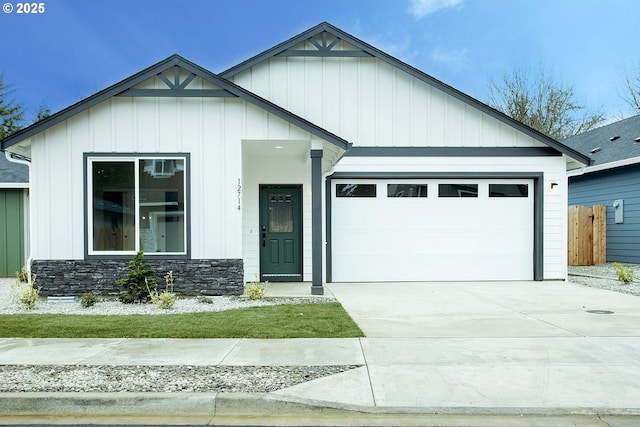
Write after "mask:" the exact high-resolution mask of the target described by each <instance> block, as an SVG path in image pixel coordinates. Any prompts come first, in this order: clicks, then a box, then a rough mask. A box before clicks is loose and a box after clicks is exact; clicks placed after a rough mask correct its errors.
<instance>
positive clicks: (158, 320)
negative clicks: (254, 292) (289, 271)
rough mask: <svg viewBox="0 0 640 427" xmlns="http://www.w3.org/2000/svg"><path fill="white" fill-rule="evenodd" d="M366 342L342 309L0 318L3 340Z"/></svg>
mask: <svg viewBox="0 0 640 427" xmlns="http://www.w3.org/2000/svg"><path fill="white" fill-rule="evenodd" d="M362 336H364V335H363V333H362V331H361V330H360V328H359V327H358V326H357V325H356V324H355V322H354V321H353V320H352V319H351V317H349V315H348V314H347V313H346V312H345V311H344V309H343V308H342V306H341V305H340V304H339V303H327V304H290V305H276V306H268V307H253V308H243V309H238V310H228V311H221V312H207V313H186V314H162V315H130V316H122V315H121V316H102V315H71V314H67V315H65V314H4V315H0V337H4V338H8V337H22V338H349V337H362Z"/></svg>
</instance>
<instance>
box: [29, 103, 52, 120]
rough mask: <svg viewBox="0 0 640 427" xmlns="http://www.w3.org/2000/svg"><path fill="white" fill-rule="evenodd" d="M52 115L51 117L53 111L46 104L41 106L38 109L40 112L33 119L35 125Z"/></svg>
mask: <svg viewBox="0 0 640 427" xmlns="http://www.w3.org/2000/svg"><path fill="white" fill-rule="evenodd" d="M50 115H51V109H50V108H49V107H47V104H44V103H43V104H40V107H39V108H38V112H37V113H36V115H35V116H34V117H33V122H34V123H35V122H39V121H40V120H42V119H46V118H47V117H49V116H50Z"/></svg>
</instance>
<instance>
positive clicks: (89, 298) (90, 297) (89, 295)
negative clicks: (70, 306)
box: [80, 292, 100, 308]
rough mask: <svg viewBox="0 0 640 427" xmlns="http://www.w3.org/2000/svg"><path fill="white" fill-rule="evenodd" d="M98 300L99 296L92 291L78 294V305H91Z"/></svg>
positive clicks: (85, 306)
mask: <svg viewBox="0 0 640 427" xmlns="http://www.w3.org/2000/svg"><path fill="white" fill-rule="evenodd" d="M99 301H100V298H99V297H98V296H97V295H96V294H94V293H93V292H86V293H84V294H82V295H80V305H81V306H82V307H84V308H89V307H93V306H94V305H96V304H97V303H98V302H99Z"/></svg>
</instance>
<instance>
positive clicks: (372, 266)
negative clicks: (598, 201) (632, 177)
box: [2, 23, 589, 294]
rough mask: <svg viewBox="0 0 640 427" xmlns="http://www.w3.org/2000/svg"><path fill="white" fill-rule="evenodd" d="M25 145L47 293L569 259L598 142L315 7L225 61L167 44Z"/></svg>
mask: <svg viewBox="0 0 640 427" xmlns="http://www.w3.org/2000/svg"><path fill="white" fill-rule="evenodd" d="M2 148H3V149H6V150H9V151H11V152H14V153H16V154H19V155H22V156H25V157H28V158H30V159H31V196H30V197H31V218H30V222H31V246H30V247H31V259H32V262H31V266H32V269H33V270H34V272H35V273H37V274H38V275H39V285H41V286H43V292H45V293H49V294H77V293H78V292H80V291H84V290H86V289H89V290H93V291H98V292H117V287H114V285H113V281H114V279H115V278H116V277H119V276H118V275H120V276H121V275H122V271H123V268H124V265H125V264H126V262H127V260H129V259H130V258H131V257H132V255H133V254H134V253H135V252H136V251H138V250H143V251H144V252H145V254H146V256H145V259H146V260H147V261H148V262H150V263H152V264H153V265H154V266H155V267H156V269H157V270H158V272H159V273H162V274H164V272H165V271H168V270H173V271H174V275H175V276H176V285H177V288H178V290H179V291H182V292H185V293H212V294H215V293H239V292H241V291H242V285H243V283H244V281H246V280H251V279H253V278H254V276H255V275H256V274H258V275H259V276H260V277H261V278H262V279H266V280H270V281H278V280H280V281H294V282H301V281H304V282H311V292H312V293H314V294H321V293H322V292H323V284H324V283H326V282H357V281H436V280H437V281H440V280H479V281H481V280H546V279H564V278H566V275H567V267H566V252H567V244H566V220H567V219H566V203H567V178H566V169H567V165H576V164H588V163H589V158H588V157H587V156H585V155H583V154H580V153H579V152H577V151H575V150H572V149H570V148H568V147H566V146H564V145H562V144H560V143H559V142H557V141H555V140H552V139H550V138H548V137H545V136H544V135H542V134H540V133H538V132H536V131H534V130H532V129H530V128H528V127H527V126H525V125H523V124H521V123H518V122H516V121H514V120H512V119H510V118H509V117H507V116H505V115H503V114H501V113H500V112H498V111H496V110H494V109H492V108H490V107H488V106H487V105H485V104H483V103H481V102H479V101H477V100H475V99H473V98H471V97H469V96H467V95H465V94H463V93H461V92H459V91H457V90H456V89H454V88H452V87H450V86H447V85H446V84H444V83H442V82H440V81H438V80H436V79H434V78H433V77H430V76H428V75H427V74H425V73H423V72H421V71H419V70H417V69H415V68H413V67H411V66H409V65H407V64H405V63H403V62H401V61H399V60H397V59H395V58H393V57H391V56H389V55H388V54H386V53H384V52H381V51H380V50H378V49H376V48H374V47H372V46H370V45H368V44H367V43H365V42H363V41H361V40H358V39H357V38H355V37H353V36H351V35H349V34H347V33H344V32H343V31H341V30H339V29H337V28H335V27H333V26H331V25H330V24H327V23H322V24H320V25H318V26H316V27H314V28H311V29H310V30H308V31H306V32H304V33H302V34H300V35H298V36H295V37H293V38H292V39H290V40H288V41H286V42H284V43H282V44H279V45H278V46H275V47H273V48H271V49H269V50H267V51H265V52H263V53H261V54H259V55H257V56H255V57H253V58H251V59H249V60H247V61H245V62H243V63H241V64H239V65H237V66H235V67H233V68H231V69H229V70H227V71H224V72H222V73H220V74H214V73H212V72H210V71H208V70H205V69H203V68H201V67H199V66H198V65H196V64H194V63H192V62H190V61H188V60H186V59H184V58H182V57H180V56H178V55H174V56H172V57H170V58H168V59H166V60H164V61H162V62H160V63H158V64H156V65H153V66H151V67H150V68H147V69H146V70H143V71H141V72H139V73H138V74H136V75H134V76H132V77H129V78H128V79H125V80H123V81H122V82H120V83H118V84H116V85H114V86H112V87H109V88H107V89H105V90H103V91H101V92H99V93H97V94H95V95H93V96H91V97H89V98H87V99H85V100H83V101H80V102H79V103H77V104H75V105H72V106H71V107H69V108H67V109H65V110H62V111H60V112H59V113H57V114H54V115H52V116H50V117H49V118H47V119H45V120H43V121H41V122H38V123H37V124H35V125H33V126H31V127H28V128H26V129H24V130H22V131H20V132H18V133H16V134H14V135H12V136H11V137H9V138H7V139H5V140H3V141H2Z"/></svg>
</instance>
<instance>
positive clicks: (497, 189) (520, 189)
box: [489, 184, 529, 197]
mask: <svg viewBox="0 0 640 427" xmlns="http://www.w3.org/2000/svg"><path fill="white" fill-rule="evenodd" d="M489 197H529V186H528V185H527V184H489Z"/></svg>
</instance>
